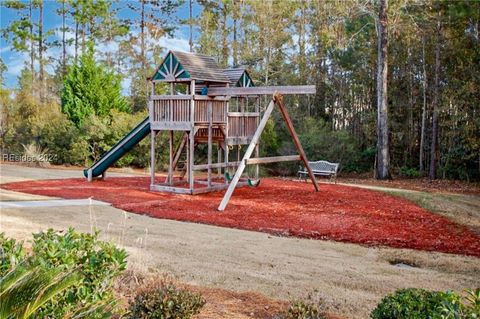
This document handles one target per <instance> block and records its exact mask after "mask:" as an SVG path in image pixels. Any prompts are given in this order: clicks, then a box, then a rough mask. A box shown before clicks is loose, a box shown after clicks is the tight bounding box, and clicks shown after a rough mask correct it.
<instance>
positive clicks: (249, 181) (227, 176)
mask: <svg viewBox="0 0 480 319" xmlns="http://www.w3.org/2000/svg"><path fill="white" fill-rule="evenodd" d="M225 179H226V180H227V181H229V182H231V181H232V179H233V177H232V176H231V175H230V173H229V172H225ZM247 184H248V186H250V187H258V185H260V179H256V180H255V179H251V178H247Z"/></svg>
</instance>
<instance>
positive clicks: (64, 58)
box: [62, 0, 67, 77]
mask: <svg viewBox="0 0 480 319" xmlns="http://www.w3.org/2000/svg"><path fill="white" fill-rule="evenodd" d="M65 2H66V0H63V1H62V77H65V74H66V73H67V43H66V40H65V34H66V30H65V28H66V15H67V12H66V10H65Z"/></svg>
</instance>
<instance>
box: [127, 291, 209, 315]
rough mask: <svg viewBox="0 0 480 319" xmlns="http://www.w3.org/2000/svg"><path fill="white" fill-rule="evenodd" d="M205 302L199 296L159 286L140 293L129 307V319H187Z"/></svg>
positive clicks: (197, 311) (196, 312)
mask: <svg viewBox="0 0 480 319" xmlns="http://www.w3.org/2000/svg"><path fill="white" fill-rule="evenodd" d="M204 305H205V300H204V299H203V298H202V297H201V295H200V294H195V293H191V292H189V291H187V290H184V289H179V288H177V287H176V286H175V285H173V284H171V283H168V284H161V285H159V286H157V287H154V288H152V289H145V290H143V291H141V292H140V293H139V294H138V295H137V296H136V297H135V299H134V301H133V302H132V303H131V305H130V312H129V316H128V318H131V319H174V318H175V319H187V318H190V317H192V316H193V315H195V314H198V313H199V312H200V309H201V308H202V307H203V306H204Z"/></svg>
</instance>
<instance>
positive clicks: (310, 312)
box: [278, 301, 326, 319]
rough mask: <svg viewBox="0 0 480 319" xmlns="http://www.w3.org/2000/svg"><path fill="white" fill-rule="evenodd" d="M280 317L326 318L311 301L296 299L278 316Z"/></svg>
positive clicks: (296, 318) (288, 318) (280, 318)
mask: <svg viewBox="0 0 480 319" xmlns="http://www.w3.org/2000/svg"><path fill="white" fill-rule="evenodd" d="M278 318H279V319H324V318H326V317H325V316H324V315H323V314H322V313H321V312H320V310H319V309H318V306H317V305H315V304H314V303H311V302H305V301H296V302H293V303H292V304H291V305H290V306H289V307H288V309H287V310H286V311H285V312H283V313H282V314H280V315H279V316H278Z"/></svg>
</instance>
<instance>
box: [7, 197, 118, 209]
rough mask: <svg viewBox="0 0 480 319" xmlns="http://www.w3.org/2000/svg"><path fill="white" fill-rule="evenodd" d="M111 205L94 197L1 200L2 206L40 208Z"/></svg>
mask: <svg viewBox="0 0 480 319" xmlns="http://www.w3.org/2000/svg"><path fill="white" fill-rule="evenodd" d="M89 205H93V206H110V204H109V203H105V202H101V201H98V200H92V199H89V198H87V199H51V200H34V201H26V200H21V201H0V209H1V208H38V207H62V206H89Z"/></svg>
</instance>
